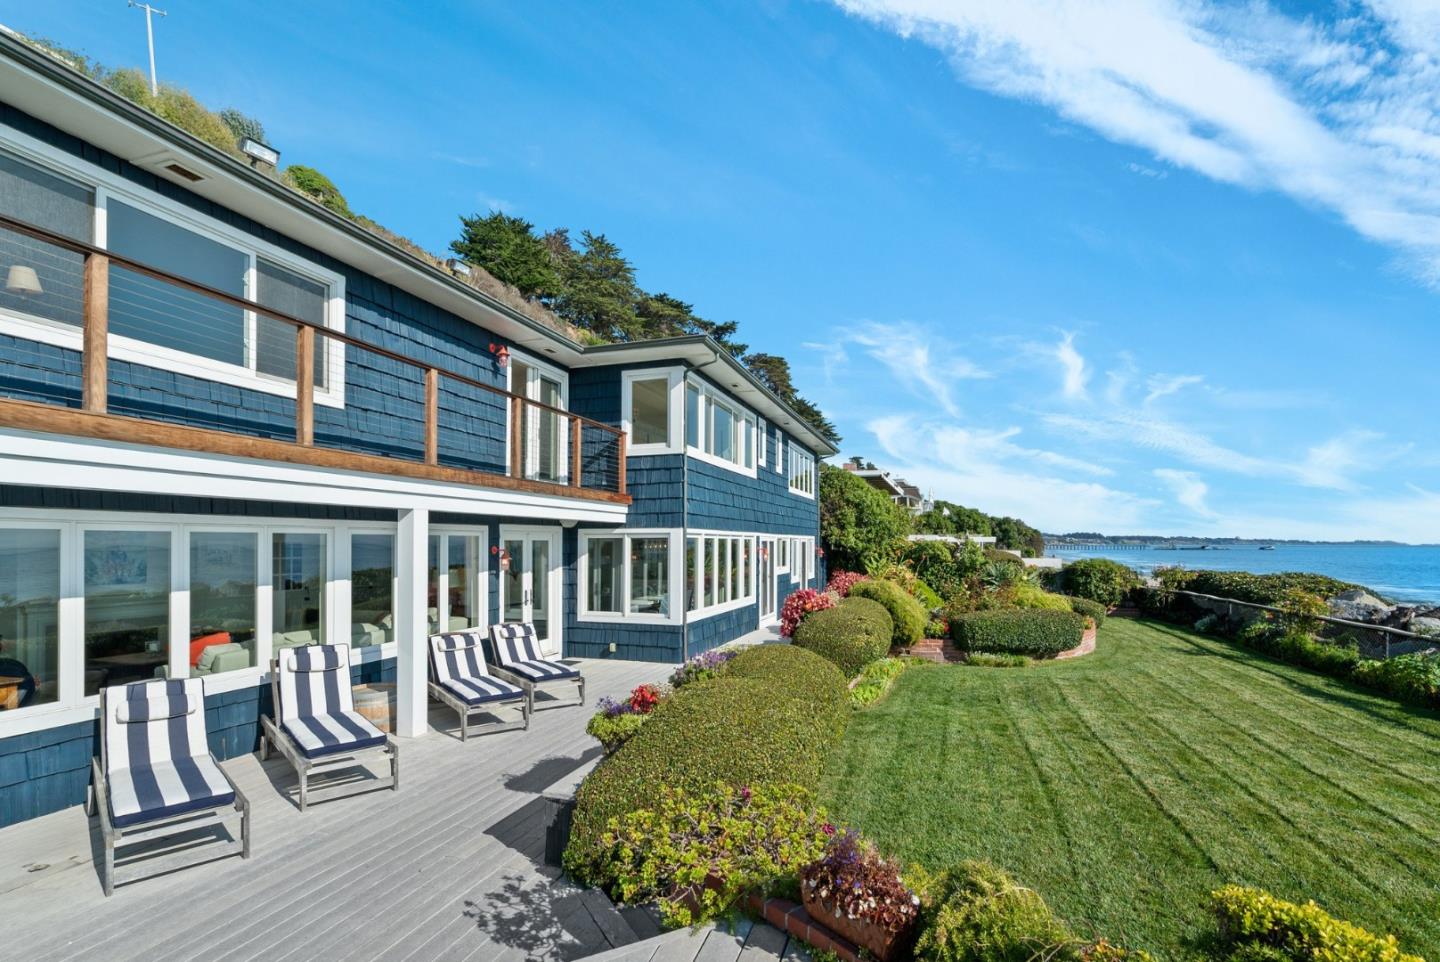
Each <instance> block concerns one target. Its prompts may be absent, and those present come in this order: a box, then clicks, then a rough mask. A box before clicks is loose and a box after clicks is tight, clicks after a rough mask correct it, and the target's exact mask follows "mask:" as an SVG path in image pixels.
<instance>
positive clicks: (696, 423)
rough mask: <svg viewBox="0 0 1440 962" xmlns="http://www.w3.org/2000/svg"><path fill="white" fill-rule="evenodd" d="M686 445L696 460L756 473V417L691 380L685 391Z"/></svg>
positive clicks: (742, 471)
mask: <svg viewBox="0 0 1440 962" xmlns="http://www.w3.org/2000/svg"><path fill="white" fill-rule="evenodd" d="M685 410H686V415H685V418H686V427H685V443H686V444H687V445H688V446H689V449H690V454H691V456H693V457H698V458H701V459H702V460H705V461H709V462H710V463H712V464H718V465H720V466H721V467H725V468H729V469H731V470H732V471H738V472H740V473H742V474H750V475H753V474H754V473H755V416H754V415H753V414H750V413H748V412H745V411H744V410H742V409H741V408H739V407H738V406H737V405H735V404H734V403H733V402H730V401H728V400H726V399H724V398H723V397H721V396H720V395H719V394H718V393H717V392H716V391H714V390H712V389H711V388H709V387H708V386H705V385H702V384H699V383H697V382H694V381H691V382H688V383H687V384H686V388H685Z"/></svg>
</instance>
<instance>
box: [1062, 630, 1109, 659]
mask: <svg viewBox="0 0 1440 962" xmlns="http://www.w3.org/2000/svg"><path fill="white" fill-rule="evenodd" d="M1099 633H1100V632H1099V631H1098V630H1097V629H1095V628H1086V629H1085V634H1083V635H1081V636H1080V644H1078V645H1076V646H1075V647H1074V648H1071V649H1070V650H1069V651H1062V652H1060V654H1058V655H1056V656H1055V657H1056V658H1057V659H1058V658H1079V657H1080V656H1081V655H1088V654H1090V652H1092V651H1094V650H1095V639H1096V637H1097V636H1098V635H1099Z"/></svg>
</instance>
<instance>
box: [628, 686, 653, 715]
mask: <svg viewBox="0 0 1440 962" xmlns="http://www.w3.org/2000/svg"><path fill="white" fill-rule="evenodd" d="M658 704H660V689H658V688H656V687H655V686H654V685H636V686H635V690H634V691H632V692H630V702H629V705H630V710H631V711H633V712H634V713H635V714H637V715H648V714H650V713H651V712H652V711H654V710H655V706H656V705H658Z"/></svg>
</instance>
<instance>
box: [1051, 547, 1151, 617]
mask: <svg viewBox="0 0 1440 962" xmlns="http://www.w3.org/2000/svg"><path fill="white" fill-rule="evenodd" d="M1056 580H1057V581H1058V582H1059V587H1060V589H1061V590H1062V591H1063V592H1064V593H1065V594H1067V595H1074V596H1076V597H1077V598H1088V599H1090V600H1091V601H1095V602H1099V603H1100V604H1102V605H1107V606H1108V605H1118V604H1120V603H1121V602H1122V601H1124V600H1125V599H1126V598H1127V597H1128V596H1129V594H1130V592H1131V591H1132V590H1134V589H1136V588H1138V587H1140V586H1141V585H1142V584H1144V582H1143V581H1141V580H1140V576H1139V575H1138V574H1136V573H1135V571H1134V570H1133V569H1131V568H1130V567H1128V566H1126V565H1123V564H1121V563H1120V562H1118V561H1111V560H1110V559H1109V558H1081V559H1080V560H1079V561H1072V562H1070V563H1069V564H1067V565H1066V566H1065V567H1063V568H1061V569H1060V573H1059V574H1058V575H1057V576H1056Z"/></svg>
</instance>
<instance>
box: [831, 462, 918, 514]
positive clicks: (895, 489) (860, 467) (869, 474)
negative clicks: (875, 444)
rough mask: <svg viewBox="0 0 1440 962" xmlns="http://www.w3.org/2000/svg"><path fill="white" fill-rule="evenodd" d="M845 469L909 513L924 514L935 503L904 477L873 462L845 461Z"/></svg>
mask: <svg viewBox="0 0 1440 962" xmlns="http://www.w3.org/2000/svg"><path fill="white" fill-rule="evenodd" d="M844 468H845V470H846V471H849V472H850V473H851V474H853V475H855V477H857V478H864V479H865V482H866V483H867V484H869V485H870V486H871V487H872V488H874V489H875V490H877V491H879V492H880V493H882V494H884V495H885V497H887V498H889V499H890V500H891V501H894V502H895V503H896V504H898V505H900V506H901V507H903V508H905V509H906V510H907V511H909V512H910V513H911V514H924V513H925V512H927V511H929V510H930V509H931V508H933V507H935V503H934V502H933V501H931V500H930V499H929V498H927V497H925V496H924V495H923V494H921V493H920V489H919V488H917V487H916V486H915V485H913V484H911V483H910V482H908V481H906V480H905V479H904V478H897V477H894V476H892V475H891V474H890V472H889V471H884V470H881V469H880V468H877V467H875V465H873V464H862V463H858V462H857V461H847V462H846V463H845V464H844Z"/></svg>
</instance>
